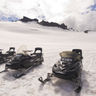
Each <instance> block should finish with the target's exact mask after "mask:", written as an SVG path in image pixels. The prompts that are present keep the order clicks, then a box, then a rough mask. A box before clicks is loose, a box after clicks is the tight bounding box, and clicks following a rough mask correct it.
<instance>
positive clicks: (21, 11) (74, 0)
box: [0, 0, 96, 30]
mask: <svg viewBox="0 0 96 96" xmlns="http://www.w3.org/2000/svg"><path fill="white" fill-rule="evenodd" d="M95 4H96V0H0V14H1V15H2V14H3V15H6V16H10V15H14V16H17V17H18V18H22V17H23V16H27V17H30V18H38V19H39V20H42V19H43V20H47V21H50V22H51V21H54V22H57V23H65V24H67V25H68V26H69V27H73V28H75V29H78V30H82V29H84V30H87V29H88V28H90V29H92V30H93V29H95V28H96V26H95V25H96V24H95V25H94V23H96V20H94V19H95V16H96V12H95V11H94V8H95ZM92 19H93V21H92ZM90 20H91V23H92V24H88V23H89V22H90Z"/></svg>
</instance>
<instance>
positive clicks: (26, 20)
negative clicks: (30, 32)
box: [20, 16, 67, 29]
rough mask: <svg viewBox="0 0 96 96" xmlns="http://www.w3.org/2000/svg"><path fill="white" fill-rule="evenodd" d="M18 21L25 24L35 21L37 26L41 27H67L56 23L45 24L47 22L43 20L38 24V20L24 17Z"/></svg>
mask: <svg viewBox="0 0 96 96" xmlns="http://www.w3.org/2000/svg"><path fill="white" fill-rule="evenodd" d="M20 21H22V22H25V23H27V22H32V21H35V22H37V23H38V24H40V25H43V26H49V27H59V28H62V29H67V26H66V25H65V24H64V23H62V24H58V23H55V22H47V21H44V20H42V21H41V22H39V20H38V19H30V18H28V17H25V16H24V17H23V19H20Z"/></svg>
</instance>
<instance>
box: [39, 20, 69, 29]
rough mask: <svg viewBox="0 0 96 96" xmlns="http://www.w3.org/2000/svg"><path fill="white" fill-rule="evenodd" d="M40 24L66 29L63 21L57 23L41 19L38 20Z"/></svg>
mask: <svg viewBox="0 0 96 96" xmlns="http://www.w3.org/2000/svg"><path fill="white" fill-rule="evenodd" d="M39 24H40V25H43V26H50V27H59V28H63V29H67V26H66V25H65V24H64V23H63V24H58V23H55V22H47V21H44V20H43V21H41V22H39Z"/></svg>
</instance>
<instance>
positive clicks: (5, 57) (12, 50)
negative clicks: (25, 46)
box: [0, 47, 16, 64]
mask: <svg viewBox="0 0 96 96" xmlns="http://www.w3.org/2000/svg"><path fill="white" fill-rule="evenodd" d="M15 54H16V52H15V48H14V47H10V48H9V50H8V51H7V52H6V53H4V54H3V53H2V49H0V64H2V63H5V62H8V61H9V60H10V59H11V58H12V57H13V56H14V55H15Z"/></svg>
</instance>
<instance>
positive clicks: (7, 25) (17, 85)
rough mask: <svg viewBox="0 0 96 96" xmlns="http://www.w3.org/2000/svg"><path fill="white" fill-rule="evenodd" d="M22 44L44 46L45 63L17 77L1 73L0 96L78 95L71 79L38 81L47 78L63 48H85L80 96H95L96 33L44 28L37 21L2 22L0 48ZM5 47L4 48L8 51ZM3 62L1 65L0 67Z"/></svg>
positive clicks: (10, 73) (30, 46)
mask: <svg viewBox="0 0 96 96" xmlns="http://www.w3.org/2000/svg"><path fill="white" fill-rule="evenodd" d="M21 45H23V46H27V48H28V49H32V50H34V48H35V47H42V48H43V53H44V63H43V64H42V65H41V66H39V67H37V68H35V69H33V70H31V71H30V72H29V73H28V74H27V75H25V76H23V77H21V78H19V79H15V78H14V77H13V76H12V74H13V73H12V71H11V70H10V71H9V72H8V73H2V74H0V96H77V94H76V93H75V92H74V91H73V90H74V89H73V88H74V86H73V85H72V83H71V82H68V81H65V80H61V79H58V78H53V80H52V81H51V82H48V83H46V84H45V85H44V86H43V85H42V84H41V83H40V82H39V81H38V78H39V77H40V76H43V77H44V78H45V77H46V75H47V73H48V72H51V68H52V66H53V64H54V63H55V62H56V61H57V60H58V59H59V53H60V52H61V51H64V50H72V49H74V48H76V49H77V48H79V49H82V50H83V57H84V59H83V72H82V82H83V88H82V90H81V93H80V94H78V95H80V96H96V81H95V80H96V32H89V33H87V34H85V33H84V32H73V31H72V32H71V31H67V30H62V29H60V28H52V27H44V26H41V25H38V24H35V23H28V24H25V23H21V22H15V23H12V22H0V48H1V49H5V50H8V49H9V47H10V46H14V47H16V49H17V50H18V48H19V47H20V46H21ZM5 50H4V51H5ZM3 69H4V64H3V65H0V70H3Z"/></svg>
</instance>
